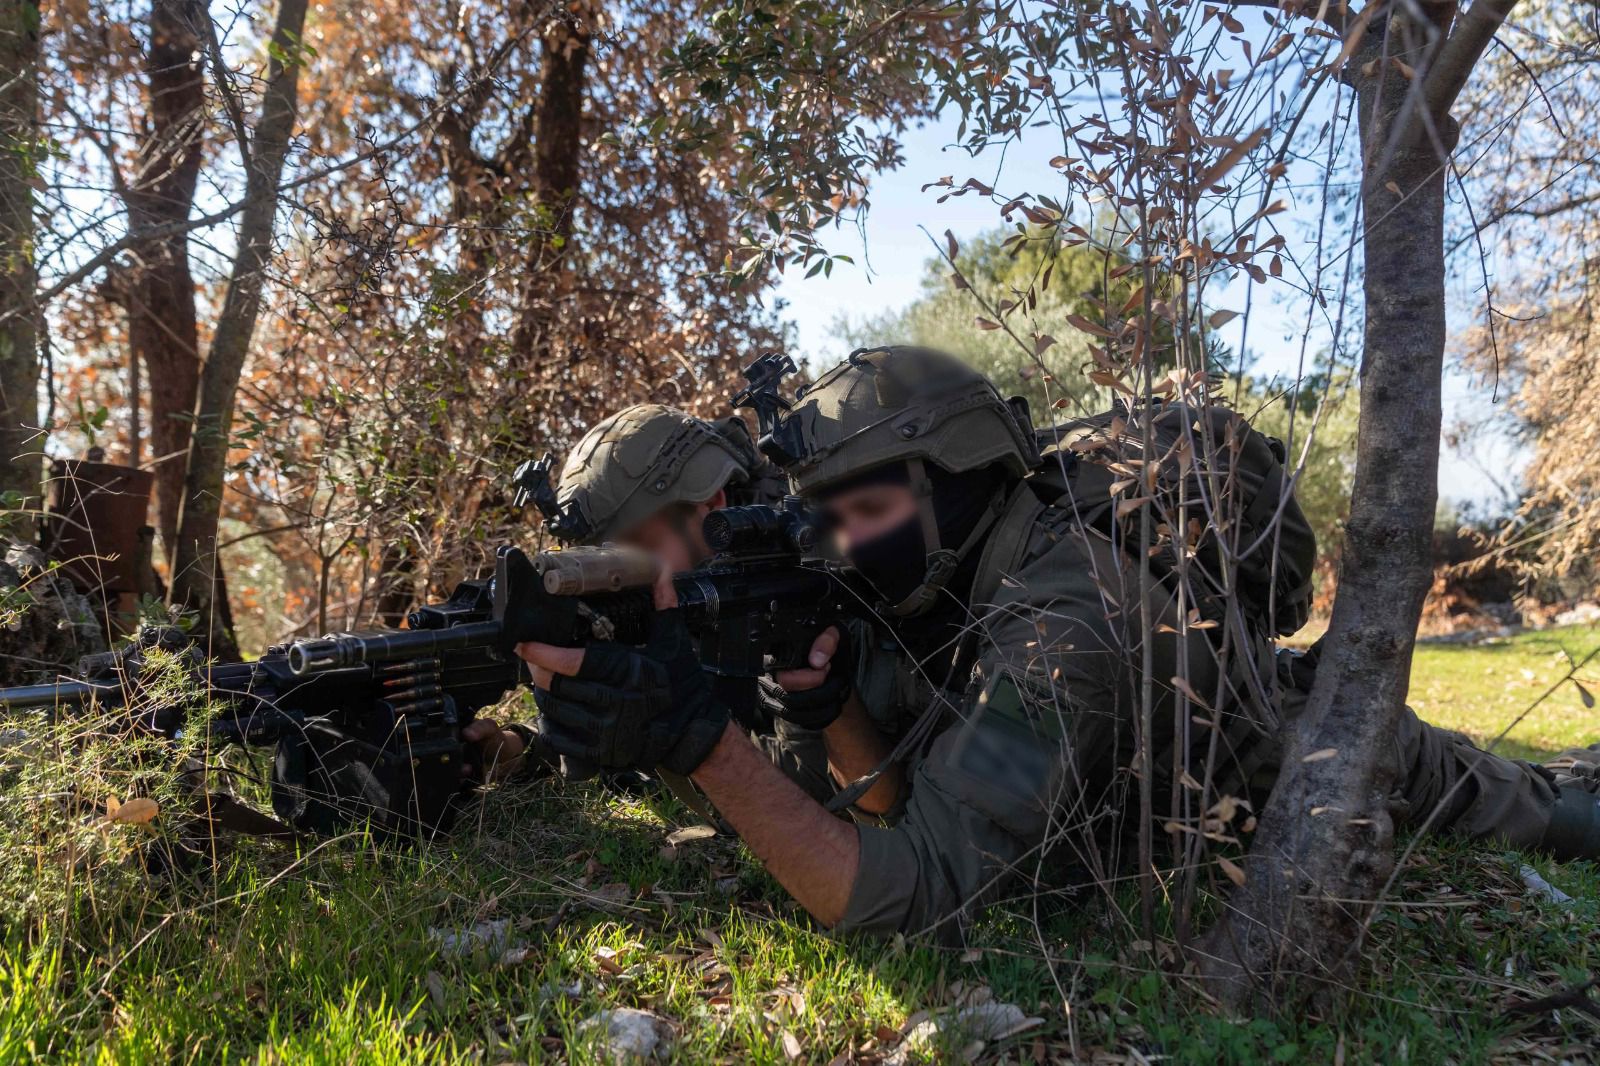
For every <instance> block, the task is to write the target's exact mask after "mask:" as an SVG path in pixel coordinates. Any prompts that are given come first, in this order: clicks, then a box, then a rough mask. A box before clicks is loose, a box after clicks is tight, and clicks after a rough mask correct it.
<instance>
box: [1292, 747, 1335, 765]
mask: <svg viewBox="0 0 1600 1066" xmlns="http://www.w3.org/2000/svg"><path fill="white" fill-rule="evenodd" d="M1337 754H1339V749H1338V748H1323V749H1322V750H1320V751H1314V752H1312V753H1311V754H1310V755H1307V756H1305V757H1304V758H1302V759H1301V760H1300V761H1301V762H1322V761H1323V760H1324V759H1331V758H1333V757H1334V756H1335V755H1337Z"/></svg>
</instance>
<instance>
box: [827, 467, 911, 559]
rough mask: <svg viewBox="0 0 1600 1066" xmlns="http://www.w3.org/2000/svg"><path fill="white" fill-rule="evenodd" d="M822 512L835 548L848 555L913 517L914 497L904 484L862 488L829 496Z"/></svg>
mask: <svg viewBox="0 0 1600 1066" xmlns="http://www.w3.org/2000/svg"><path fill="white" fill-rule="evenodd" d="M823 509H824V511H825V512H826V513H827V516H828V522H829V525H830V526H831V527H832V528H833V538H834V545H835V547H837V548H838V550H839V554H841V555H845V556H848V555H849V554H850V551H851V549H852V548H855V547H858V546H860V545H862V544H866V543H867V542H869V541H872V540H876V539H877V538H878V537H881V536H883V535H884V534H885V533H887V532H889V531H890V530H892V529H894V528H895V527H897V526H899V525H901V524H902V523H904V522H907V521H909V520H911V519H912V518H914V517H915V516H916V513H917V498H916V496H914V495H912V492H911V489H910V488H909V487H908V486H906V485H862V486H861V487H860V488H854V489H846V490H845V491H843V492H841V493H839V494H838V495H836V496H830V497H829V498H828V501H827V502H826V503H825V504H824V505H823Z"/></svg>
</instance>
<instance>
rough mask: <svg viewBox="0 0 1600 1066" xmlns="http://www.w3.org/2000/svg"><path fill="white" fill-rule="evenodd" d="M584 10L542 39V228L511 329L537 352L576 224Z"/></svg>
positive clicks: (537, 154)
mask: <svg viewBox="0 0 1600 1066" xmlns="http://www.w3.org/2000/svg"><path fill="white" fill-rule="evenodd" d="M589 17H590V13H589V12H588V11H587V10H582V11H575V12H572V13H571V17H570V18H568V17H563V18H561V19H558V20H556V21H554V22H552V23H551V25H550V27H549V28H548V29H547V30H546V31H545V33H544V37H543V40H542V56H543V62H544V69H543V71H542V75H541V78H540V82H539V109H538V120H537V125H536V127H535V129H536V133H535V135H534V154H533V168H534V192H535V195H536V196H537V197H538V205H539V214H538V226H539V234H538V235H537V238H536V240H535V242H534V247H533V249H532V250H531V251H530V253H529V264H528V271H527V274H526V276H525V280H524V282H523V284H522V287H521V289H522V291H521V293H520V294H519V296H520V299H519V305H520V311H519V314H518V319H517V328H516V331H515V334H514V335H513V337H512V346H513V348H514V350H516V351H518V352H522V353H526V354H531V355H534V356H536V357H542V356H544V355H545V354H546V353H547V351H548V348H549V342H550V336H549V334H550V322H551V317H552V316H551V308H552V307H553V306H554V304H555V303H556V302H557V301H558V300H559V299H560V298H561V297H562V296H563V294H564V288H565V287H564V286H563V284H562V282H563V281H564V280H565V279H564V277H563V273H562V266H563V264H564V261H565V260H566V259H567V257H568V254H569V252H568V245H569V244H570V243H571V241H572V234H573V231H574V228H575V221H576V211H577V206H578V203H577V201H578V183H579V179H580V177H581V164H582V161H583V101H584V97H585V95H586V90H587V67H588V63H589V56H590V52H591V51H592V49H593V29H592V28H591V26H590V25H589V22H588V18H589Z"/></svg>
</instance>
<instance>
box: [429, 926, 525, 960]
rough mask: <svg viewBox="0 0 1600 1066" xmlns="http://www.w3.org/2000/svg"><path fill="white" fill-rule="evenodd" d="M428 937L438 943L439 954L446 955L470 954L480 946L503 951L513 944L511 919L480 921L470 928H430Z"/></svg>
mask: <svg viewBox="0 0 1600 1066" xmlns="http://www.w3.org/2000/svg"><path fill="white" fill-rule="evenodd" d="M428 939H429V940H432V941H433V942H434V943H435V944H438V945H439V954H441V955H444V956H446V957H453V956H456V955H470V954H472V953H473V952H474V951H477V950H478V949H479V948H484V949H486V950H489V951H503V950H505V949H506V948H508V947H510V946H511V919H510V918H496V919H495V920H494V921H492V922H479V923H478V924H477V925H474V926H473V927H472V928H470V929H429V930H428Z"/></svg>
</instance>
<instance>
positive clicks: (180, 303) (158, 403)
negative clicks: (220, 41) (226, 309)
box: [112, 0, 209, 562]
mask: <svg viewBox="0 0 1600 1066" xmlns="http://www.w3.org/2000/svg"><path fill="white" fill-rule="evenodd" d="M208 17H209V16H208V15H207V13H206V4H205V3H204V2H203V0H155V2H154V3H153V4H152V5H151V7H150V51H149V54H148V55H147V56H146V57H145V64H144V67H145V76H146V77H147V78H148V79H149V93H150V112H149V120H150V125H149V133H148V135H147V136H146V137H145V138H144V140H143V142H142V143H141V144H140V145H139V159H138V170H137V172H136V173H135V174H134V175H133V176H132V179H131V180H130V181H129V182H128V186H127V190H126V192H125V194H124V196H125V199H126V201H127V205H128V224H129V226H130V228H131V229H132V230H133V231H135V232H137V231H139V230H142V229H150V228H153V227H157V226H166V225H169V224H172V223H178V222H183V221H184V220H185V219H187V218H188V217H189V213H190V211H191V209H192V208H193V206H194V195H195V185H196V183H197V181H198V180H199V177H200V164H201V160H202V155H203V149H204V140H203V134H204V131H205V102H206V91H205V81H204V70H203V66H202V63H201V58H200V57H201V54H202V38H201V30H202V27H203V25H204V22H203V20H204V19H206V18H208ZM133 259H134V264H133V266H132V267H131V268H123V273H124V277H123V278H121V279H119V282H118V284H116V285H114V286H112V290H113V291H114V292H115V293H116V294H117V295H118V298H119V299H120V301H121V302H122V304H123V307H124V308H125V309H126V311H127V315H128V348H129V351H130V356H131V358H132V359H134V360H137V361H138V362H140V363H142V364H143V365H144V367H145V368H146V369H147V370H148V371H149V375H148V377H149V391H150V447H151V453H152V458H153V459H154V460H155V463H156V466H155V474H156V527H157V528H158V529H159V530H160V531H161V540H162V543H163V545H165V547H166V552H167V558H168V561H169V562H170V561H171V559H172V558H173V557H174V555H175V554H176V538H177V532H178V512H179V510H180V509H181V506H182V501H183V477H184V457H185V456H186V455H187V453H188V449H189V437H190V432H189V431H190V421H191V419H192V418H193V416H194V407H195V396H196V394H197V393H198V392H199V388H200V337H199V327H198V321H197V316H196V311H195V294H194V275H193V274H192V273H191V272H190V269H189V235H188V234H187V233H176V234H173V235H172V236H169V237H163V238H159V239H157V240H153V241H147V242H144V243H142V244H139V245H137V246H135V248H134V249H133ZM135 402H137V399H136V398H135Z"/></svg>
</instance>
